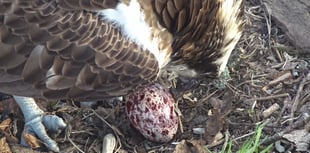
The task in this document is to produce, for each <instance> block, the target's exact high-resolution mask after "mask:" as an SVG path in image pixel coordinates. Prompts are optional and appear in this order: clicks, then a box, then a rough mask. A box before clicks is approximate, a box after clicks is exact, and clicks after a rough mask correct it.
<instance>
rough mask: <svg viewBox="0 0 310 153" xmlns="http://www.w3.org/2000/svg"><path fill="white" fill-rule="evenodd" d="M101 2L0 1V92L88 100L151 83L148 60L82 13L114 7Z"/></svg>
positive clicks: (109, 0)
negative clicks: (37, 93)
mask: <svg viewBox="0 0 310 153" xmlns="http://www.w3.org/2000/svg"><path fill="white" fill-rule="evenodd" d="M102 1H104V0H13V1H11V0H0V40H1V41H0V79H1V80H0V91H1V92H9V93H10V94H17V95H22V96H31V95H35V94H34V92H38V91H39V93H40V96H42V97H46V98H50V99H59V98H83V99H93V98H101V97H107V96H118V95H124V94H126V93H127V92H128V91H129V90H131V89H133V88H134V87H137V86H140V85H144V84H146V83H150V82H151V81H153V80H155V79H156V77H157V74H158V71H159V68H158V63H157V60H156V58H155V57H154V55H153V54H151V53H150V52H149V51H147V50H144V49H143V48H141V47H140V46H138V45H136V44H135V43H134V42H132V41H130V40H128V39H127V38H125V37H124V36H123V35H122V33H121V32H120V29H118V28H117V27H115V26H114V25H112V24H111V23H108V22H105V21H104V20H103V19H101V18H100V17H99V16H98V15H97V14H95V13H92V12H91V11H87V10H92V6H96V7H94V9H95V10H96V9H98V8H99V9H101V8H109V7H113V6H114V5H115V4H114V2H115V1H114V0H106V1H104V2H105V3H102ZM64 4H66V5H64ZM99 4H100V5H99ZM101 4H106V5H101ZM60 6H61V7H60ZM7 76H9V77H7ZM1 82H2V84H1ZM12 85H14V86H15V87H14V86H12ZM18 86H21V87H24V86H29V89H30V88H31V90H33V91H29V89H27V88H25V89H24V90H22V89H21V88H18Z"/></svg>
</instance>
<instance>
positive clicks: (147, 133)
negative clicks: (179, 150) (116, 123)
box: [126, 84, 178, 142]
mask: <svg viewBox="0 0 310 153" xmlns="http://www.w3.org/2000/svg"><path fill="white" fill-rule="evenodd" d="M174 104H175V101H174V98H173V97H172V95H171V94H170V93H169V91H168V90H166V89H164V88H163V87H161V86H160V85H159V84H153V85H150V86H148V87H145V88H143V89H139V90H137V91H134V92H133V93H131V94H130V95H128V96H126V112H127V115H128V118H129V120H130V122H131V123H132V125H133V126H134V127H135V128H136V129H138V130H139V132H140V133H141V134H142V135H143V136H144V137H146V138H147V139H149V140H151V141H154V142H168V141H170V140H171V139H172V138H173V136H174V134H175V133H176V132H177V129H178V117H177V115H176V113H175V111H174Z"/></svg>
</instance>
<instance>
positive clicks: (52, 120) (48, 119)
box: [13, 96, 66, 152]
mask: <svg viewBox="0 0 310 153" xmlns="http://www.w3.org/2000/svg"><path fill="white" fill-rule="evenodd" d="M13 97H14V99H15V101H16V103H17V104H18V105H19V107H20V109H21V110H22V112H23V115H24V118H25V128H24V131H23V133H25V132H27V133H31V134H35V135H37V136H38V137H39V138H40V140H41V141H42V142H43V143H44V144H45V146H46V147H47V148H49V149H50V150H52V151H55V152H59V148H58V146H57V143H56V142H55V141H54V140H52V139H51V138H50V137H49V136H48V135H47V132H46V129H45V128H47V130H52V131H55V132H56V131H59V130H62V129H64V128H65V127H66V123H65V122H64V121H63V120H62V119H61V118H60V117H58V116H56V115H45V114H44V111H43V110H41V109H40V108H39V107H38V105H37V104H36V102H35V100H34V99H33V98H28V97H21V96H13ZM21 139H22V141H21V143H22V144H23V145H27V144H26V143H25V140H24V137H23V136H22V138H21Z"/></svg>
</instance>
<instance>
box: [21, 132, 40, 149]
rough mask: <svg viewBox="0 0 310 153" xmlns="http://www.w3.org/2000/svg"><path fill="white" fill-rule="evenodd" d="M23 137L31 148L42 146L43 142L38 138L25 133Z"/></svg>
mask: <svg viewBox="0 0 310 153" xmlns="http://www.w3.org/2000/svg"><path fill="white" fill-rule="evenodd" d="M23 137H24V139H25V142H26V143H27V144H28V146H30V147H31V148H32V149H36V148H40V147H41V146H42V143H41V141H40V140H39V139H38V138H36V137H35V136H33V135H31V134H29V133H26V132H24V133H23Z"/></svg>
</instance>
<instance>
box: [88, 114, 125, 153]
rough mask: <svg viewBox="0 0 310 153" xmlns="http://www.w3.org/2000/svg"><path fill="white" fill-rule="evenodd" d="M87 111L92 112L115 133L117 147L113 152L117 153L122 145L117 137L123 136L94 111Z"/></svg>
mask: <svg viewBox="0 0 310 153" xmlns="http://www.w3.org/2000/svg"><path fill="white" fill-rule="evenodd" d="M88 110H90V111H92V112H93V113H94V114H95V115H96V116H97V117H98V118H99V119H100V120H101V121H102V122H104V123H105V124H106V125H108V126H109V127H110V128H111V129H112V130H113V132H114V133H115V136H116V139H117V142H118V144H119V147H118V148H117V149H116V150H115V152H118V150H120V149H121V147H122V143H121V139H120V138H119V135H121V136H124V135H123V134H122V133H121V132H120V131H119V130H118V129H117V128H116V127H115V126H113V125H111V124H110V123H109V122H107V121H106V120H105V119H104V118H103V117H101V116H100V115H99V114H98V113H97V112H96V111H95V110H93V109H91V108H88Z"/></svg>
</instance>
